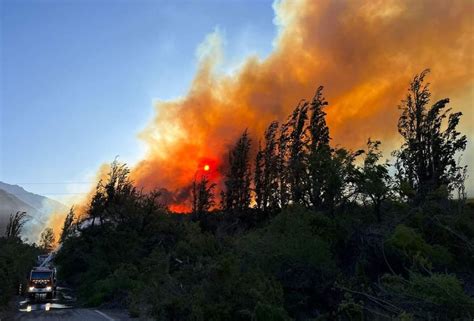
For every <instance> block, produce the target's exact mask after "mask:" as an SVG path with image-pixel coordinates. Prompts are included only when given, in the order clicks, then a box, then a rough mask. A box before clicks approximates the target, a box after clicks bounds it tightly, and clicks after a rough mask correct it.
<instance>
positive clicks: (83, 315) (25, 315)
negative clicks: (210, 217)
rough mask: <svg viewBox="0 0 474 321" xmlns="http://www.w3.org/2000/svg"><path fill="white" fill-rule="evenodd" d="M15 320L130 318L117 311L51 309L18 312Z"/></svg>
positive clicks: (113, 320)
mask: <svg viewBox="0 0 474 321" xmlns="http://www.w3.org/2000/svg"><path fill="white" fill-rule="evenodd" d="M15 320H21V321H30V320H32V321H55V320H67V321H125V320H130V319H129V318H128V317H127V316H126V315H123V313H119V312H103V311H99V310H94V309H74V308H72V309H51V310H49V311H45V310H44V309H43V310H37V311H31V312H23V311H22V312H18V313H17V314H16V315H15Z"/></svg>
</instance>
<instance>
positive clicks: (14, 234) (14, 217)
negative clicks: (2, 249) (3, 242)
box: [5, 212, 28, 239]
mask: <svg viewBox="0 0 474 321" xmlns="http://www.w3.org/2000/svg"><path fill="white" fill-rule="evenodd" d="M26 222H28V217H27V215H26V212H16V213H15V214H10V218H9V220H8V224H7V228H6V232H5V236H6V237H7V238H8V239H20V236H21V231H22V229H23V226H24V225H25V223H26Z"/></svg>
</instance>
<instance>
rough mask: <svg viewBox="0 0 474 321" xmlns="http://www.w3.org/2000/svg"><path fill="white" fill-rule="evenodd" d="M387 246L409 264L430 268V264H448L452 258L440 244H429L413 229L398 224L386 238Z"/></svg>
mask: <svg viewBox="0 0 474 321" xmlns="http://www.w3.org/2000/svg"><path fill="white" fill-rule="evenodd" d="M386 244H387V246H388V247H389V249H392V250H394V251H396V252H397V253H399V255H400V256H402V257H404V259H405V260H406V261H407V262H408V263H409V264H411V266H423V267H425V268H431V267H432V265H433V264H434V265H437V266H449V264H450V263H451V262H452V260H453V258H452V255H451V253H450V252H449V251H448V249H446V248H445V247H443V246H441V245H434V246H431V245H430V244H428V243H427V242H426V241H425V240H424V239H423V237H422V235H421V234H420V233H417V232H416V230H415V229H413V228H410V227H407V226H405V225H398V226H397V227H396V228H395V231H394V232H393V233H392V235H391V236H390V237H389V238H388V239H387V243H386Z"/></svg>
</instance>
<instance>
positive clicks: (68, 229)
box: [59, 206, 75, 243]
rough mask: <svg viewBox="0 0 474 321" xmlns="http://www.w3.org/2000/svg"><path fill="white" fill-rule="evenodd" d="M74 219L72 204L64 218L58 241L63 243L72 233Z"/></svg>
mask: <svg viewBox="0 0 474 321" xmlns="http://www.w3.org/2000/svg"><path fill="white" fill-rule="evenodd" d="M74 219H75V214H74V206H73V207H71V209H70V210H69V213H68V214H67V215H66V218H65V219H64V224H63V229H62V230H61V236H60V238H59V241H60V242H61V243H63V242H64V241H65V240H66V239H67V238H68V237H69V236H71V235H72V234H73V233H74Z"/></svg>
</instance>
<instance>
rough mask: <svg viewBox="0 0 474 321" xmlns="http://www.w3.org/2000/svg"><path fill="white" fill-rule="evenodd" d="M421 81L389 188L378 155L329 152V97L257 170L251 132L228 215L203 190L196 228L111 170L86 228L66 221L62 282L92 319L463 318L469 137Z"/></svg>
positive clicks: (234, 157)
mask: <svg viewBox="0 0 474 321" xmlns="http://www.w3.org/2000/svg"><path fill="white" fill-rule="evenodd" d="M425 76H426V72H423V73H422V74H420V75H418V76H416V77H415V79H414V80H413V82H412V84H411V86H410V89H409V93H408V95H407V99H406V100H404V101H403V106H402V115H401V117H400V121H399V132H400V133H401V134H402V136H403V138H404V144H403V146H402V148H401V150H399V151H397V152H396V153H395V155H396V156H397V163H396V166H397V168H398V173H397V176H396V177H395V178H394V177H392V176H391V175H390V173H389V168H390V164H388V163H387V162H382V157H383V155H382V153H381V152H380V150H379V147H380V142H379V141H376V140H375V141H373V140H370V139H369V140H368V143H367V150H366V151H356V152H353V151H350V150H347V149H344V148H340V147H334V146H331V144H330V133H329V128H328V126H327V124H326V119H325V117H326V112H325V108H326V107H327V106H328V102H327V101H326V100H325V99H324V97H323V94H322V90H323V88H322V87H319V88H318V89H317V91H316V93H315V96H314V98H313V99H312V100H311V101H310V102H309V101H306V100H302V101H301V102H300V103H299V104H298V105H297V107H296V108H295V110H294V111H293V113H292V114H291V115H290V116H289V117H288V119H287V120H286V121H285V122H283V123H281V124H280V123H278V122H272V123H271V124H270V125H269V127H268V128H267V130H266V131H265V135H264V140H263V143H262V142H260V144H259V146H258V150H257V153H256V154H255V155H254V156H255V163H254V164H251V161H250V157H251V156H252V150H251V139H250V136H249V133H248V132H247V131H244V133H243V134H242V136H241V137H240V138H239V139H238V140H237V142H236V144H235V145H234V146H232V147H231V149H230V151H229V159H228V160H229V162H228V166H227V167H226V169H227V171H226V173H225V186H224V191H222V198H221V202H222V206H221V209H216V208H213V207H214V206H215V204H214V188H215V187H216V186H215V184H214V183H213V182H211V181H209V180H208V178H207V177H201V180H200V181H195V182H194V184H193V190H192V194H193V212H194V215H190V216H183V215H176V214H173V213H170V212H169V211H168V209H167V208H166V207H165V206H163V205H162V204H160V203H159V202H158V200H159V193H155V192H152V193H149V194H145V193H142V192H140V191H138V190H137V189H136V187H135V186H134V185H133V184H132V182H131V181H130V179H129V176H128V174H129V170H128V168H127V167H126V166H125V165H124V164H120V163H118V162H117V161H114V162H113V163H112V164H111V166H110V174H109V175H108V177H107V178H106V179H105V180H104V181H101V182H99V184H98V185H97V187H96V191H95V195H94V196H93V198H92V201H91V203H90V206H89V208H88V210H87V213H86V215H85V216H84V217H81V219H79V220H78V219H74V214H73V213H72V212H71V213H72V214H71V213H70V216H68V218H67V219H66V221H65V224H64V229H63V231H67V233H66V232H63V234H64V235H66V236H65V237H62V238H61V241H62V247H61V249H60V251H59V253H58V255H57V257H56V263H57V264H58V265H59V266H60V272H61V277H62V278H64V279H65V280H66V281H67V282H69V283H70V284H71V285H72V286H75V287H77V288H78V290H79V294H80V298H81V299H82V302H83V303H84V304H86V305H91V306H96V305H100V304H104V303H107V304H116V305H119V306H124V305H126V306H128V308H129V310H130V313H131V315H133V316H140V317H145V318H146V317H151V318H154V319H156V320H239V321H240V320H376V319H379V320H417V319H424V320H425V319H428V320H455V319H459V320H466V319H471V318H472V317H473V315H474V311H473V299H472V296H473V295H474V292H473V289H474V288H473V285H472V282H473V280H474V271H473V269H472V266H473V264H474V224H473V221H474V206H472V204H469V203H468V204H465V202H464V201H463V200H453V199H449V198H448V197H447V196H448V195H449V194H452V191H453V188H454V187H456V186H461V185H463V180H464V178H465V175H464V176H463V175H461V174H459V173H461V172H463V173H465V172H464V171H463V170H462V168H461V167H460V166H459V165H458V164H457V163H456V162H455V161H454V155H455V153H457V152H461V151H462V150H463V149H464V147H465V136H462V135H461V134H460V133H458V132H457V131H456V127H457V124H458V122H459V119H460V116H461V115H460V114H459V113H453V114H449V109H446V108H445V106H446V104H447V102H448V101H447V100H442V101H440V102H438V103H436V104H435V105H433V106H432V107H431V108H428V107H427V106H428V103H429V99H430V95H431V94H430V92H429V90H428V86H427V85H424V84H423V81H424V77H425ZM446 118H447V119H448V122H447V125H446V126H444V125H443V120H444V119H446ZM361 155H364V156H363V158H362V159H360V160H359V159H358V157H359V156H361ZM252 157H253V156H252ZM252 168H254V175H253V184H252V173H251V169H252ZM395 180H396V181H397V182H398V186H395V183H394V181H395ZM252 197H254V200H255V206H253V208H251V207H250V206H251V204H252ZM407 200H408V201H407Z"/></svg>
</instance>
